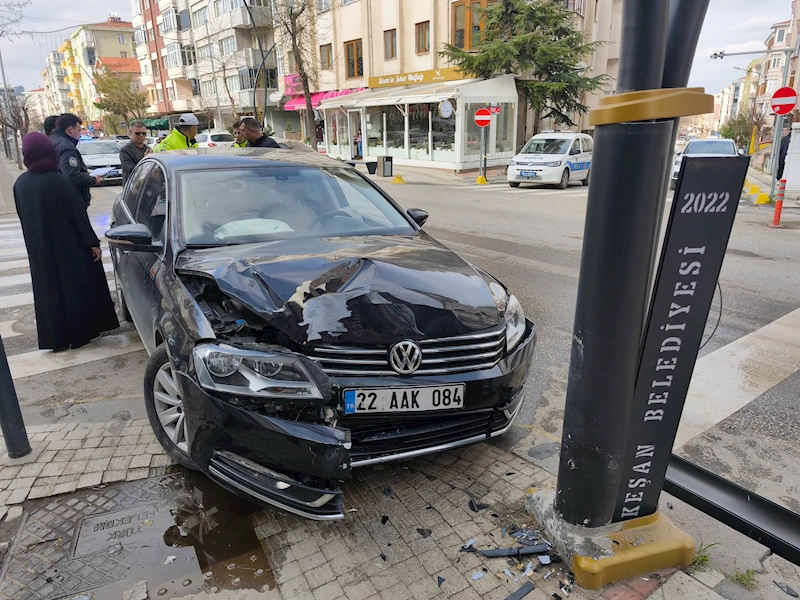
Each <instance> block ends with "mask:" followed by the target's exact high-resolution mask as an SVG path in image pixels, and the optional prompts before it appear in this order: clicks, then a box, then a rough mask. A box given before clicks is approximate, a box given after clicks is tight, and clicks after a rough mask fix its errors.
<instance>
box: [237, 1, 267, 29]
mask: <svg viewBox="0 0 800 600" xmlns="http://www.w3.org/2000/svg"><path fill="white" fill-rule="evenodd" d="M250 12H252V13H253V20H254V21H255V22H256V23H255V25H256V27H272V11H271V10H270V9H269V7H267V6H251V7H250ZM227 17H228V18H230V27H236V28H250V27H252V26H253V25H252V22H251V21H250V15H248V14H247V9H246V8H245V7H244V6H241V7H239V8H234V9H233V10H232V11H231V12H229V13H228V14H227Z"/></svg>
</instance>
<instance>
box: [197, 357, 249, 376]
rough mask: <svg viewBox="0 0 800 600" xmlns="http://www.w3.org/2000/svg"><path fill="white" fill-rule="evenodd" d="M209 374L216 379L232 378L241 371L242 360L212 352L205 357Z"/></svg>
mask: <svg viewBox="0 0 800 600" xmlns="http://www.w3.org/2000/svg"><path fill="white" fill-rule="evenodd" d="M205 363H206V367H208V371H209V373H211V374H212V375H214V376H216V377H230V376H231V375H233V374H234V373H236V371H238V370H239V366H240V365H241V364H242V359H241V358H239V357H237V356H231V355H230V354H223V353H222V352H211V353H209V354H208V356H206V357H205Z"/></svg>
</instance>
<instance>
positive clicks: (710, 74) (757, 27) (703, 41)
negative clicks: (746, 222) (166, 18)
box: [0, 0, 791, 93]
mask: <svg viewBox="0 0 800 600" xmlns="http://www.w3.org/2000/svg"><path fill="white" fill-rule="evenodd" d="M2 5H3V0H0V11H2ZM111 12H117V13H119V15H120V16H121V17H122V18H123V19H129V18H130V3H129V2H128V0H31V3H30V5H29V6H27V7H25V8H24V9H23V14H24V15H26V18H25V19H24V20H23V21H22V23H21V24H20V29H22V30H24V31H39V32H42V31H53V30H57V29H61V28H64V27H70V26H73V25H78V24H80V23H84V22H86V21H87V20H88V21H90V22H98V21H104V20H105V19H107V18H108V15H109V13H111ZM0 14H1V13H0ZM790 16H791V0H711V4H710V6H709V9H708V14H707V16H706V20H705V23H704V25H703V32H702V34H701V36H700V41H699V43H698V45H697V54H696V55H695V60H694V64H693V66H692V75H691V79H690V81H689V84H690V85H692V86H701V87H705V88H706V91H707V92H709V93H716V92H718V91H720V90H721V89H722V88H724V87H726V86H727V85H729V84H730V82H731V81H732V80H733V79H736V78H737V77H741V76H742V75H743V73H742V71H737V70H736V69H734V67H740V68H745V67H746V66H747V64H748V63H749V62H750V61H751V60H752V59H753V58H755V56H753V57H747V56H743V57H738V58H725V59H723V60H711V59H710V58H709V56H710V55H711V54H712V53H713V52H714V51H716V50H719V49H723V48H724V49H727V50H728V51H730V52H734V51H745V50H758V49H761V48H763V45H764V40H765V39H766V38H767V35H768V33H769V26H770V25H771V24H772V23H775V22H778V21H784V20H786V19H789V18H790ZM55 49H56V48H55V47H50V48H45V47H42V46H40V45H38V44H37V43H35V42H34V41H33V40H32V39H31V37H30V36H26V35H22V36H19V37H17V38H14V39H5V38H3V39H0V52H2V55H3V61H4V63H5V69H6V77H7V81H8V84H9V85H22V86H24V87H25V89H28V90H30V89H35V88H37V87H40V86H41V78H40V75H39V74H40V72H41V70H42V69H43V68H44V66H45V56H46V54H47V52H48V51H49V50H55Z"/></svg>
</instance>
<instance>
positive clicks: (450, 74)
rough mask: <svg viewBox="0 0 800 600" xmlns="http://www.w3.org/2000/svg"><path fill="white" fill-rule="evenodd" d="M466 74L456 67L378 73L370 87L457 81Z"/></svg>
mask: <svg viewBox="0 0 800 600" xmlns="http://www.w3.org/2000/svg"><path fill="white" fill-rule="evenodd" d="M464 77H465V75H464V73H462V72H461V71H459V70H458V69H456V68H455V67H448V68H446V69H431V70H430V71H408V72H406V73H397V74H395V75H378V76H377V77H370V78H369V84H368V85H369V87H371V88H381V87H389V86H392V85H415V84H418V83H436V82H437V81H455V80H456V79H464Z"/></svg>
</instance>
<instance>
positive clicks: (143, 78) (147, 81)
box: [139, 73, 153, 87]
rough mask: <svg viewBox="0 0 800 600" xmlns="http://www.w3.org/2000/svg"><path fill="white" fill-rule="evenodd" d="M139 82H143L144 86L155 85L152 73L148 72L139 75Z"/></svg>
mask: <svg viewBox="0 0 800 600" xmlns="http://www.w3.org/2000/svg"><path fill="white" fill-rule="evenodd" d="M139 83H140V84H141V86H142V87H148V86H151V85H153V76H152V75H150V74H149V73H147V74H145V73H142V74H141V75H140V76H139Z"/></svg>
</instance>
